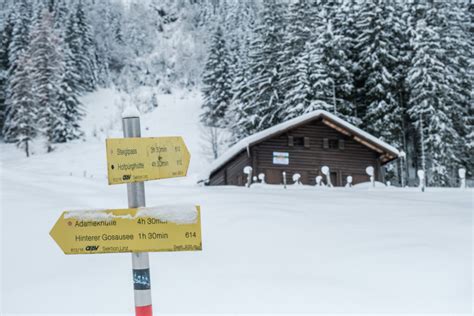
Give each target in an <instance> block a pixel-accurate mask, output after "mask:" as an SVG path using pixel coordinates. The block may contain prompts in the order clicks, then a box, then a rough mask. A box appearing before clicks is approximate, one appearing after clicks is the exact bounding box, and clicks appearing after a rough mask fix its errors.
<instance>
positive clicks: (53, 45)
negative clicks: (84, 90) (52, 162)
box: [29, 9, 65, 150]
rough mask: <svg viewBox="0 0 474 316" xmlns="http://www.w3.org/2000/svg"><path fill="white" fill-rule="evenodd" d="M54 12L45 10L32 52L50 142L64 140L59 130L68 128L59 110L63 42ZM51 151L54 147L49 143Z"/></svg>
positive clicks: (38, 97) (36, 88)
mask: <svg viewBox="0 0 474 316" xmlns="http://www.w3.org/2000/svg"><path fill="white" fill-rule="evenodd" d="M53 23H54V21H53V16H52V14H51V13H50V12H49V11H47V10H46V9H43V10H42V11H41V14H40V18H39V19H38V21H37V23H36V24H35V25H33V28H32V30H31V43H30V49H29V55H30V56H31V62H32V73H31V76H32V80H33V86H34V93H35V103H36V106H37V107H38V112H39V115H40V122H41V126H42V128H43V132H44V133H45V135H46V137H47V140H48V141H49V142H50V143H55V142H59V141H61V139H60V138H59V137H58V134H59V133H58V130H60V129H63V128H64V124H65V123H64V117H63V115H62V113H61V111H60V110H59V109H58V94H59V91H60V89H61V88H60V84H61V76H62V74H63V72H64V63H63V56H62V54H61V53H62V52H61V41H60V39H59V37H58V35H57V34H56V32H55V31H54V24H53ZM48 150H52V147H51V146H49V147H48Z"/></svg>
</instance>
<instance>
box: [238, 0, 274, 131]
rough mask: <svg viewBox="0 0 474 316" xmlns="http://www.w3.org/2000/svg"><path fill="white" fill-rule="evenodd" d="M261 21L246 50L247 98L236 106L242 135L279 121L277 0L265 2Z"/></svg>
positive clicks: (245, 95) (244, 96) (245, 96)
mask: <svg viewBox="0 0 474 316" xmlns="http://www.w3.org/2000/svg"><path fill="white" fill-rule="evenodd" d="M263 6H264V8H263V11H262V16H261V21H260V23H259V24H258V25H257V26H256V27H255V30H254V33H255V34H254V37H253V38H252V43H251V44H250V52H249V66H248V67H249V78H250V80H249V81H248V82H247V86H246V89H247V91H246V93H245V94H244V95H242V98H244V99H246V100H248V102H246V103H244V104H243V105H244V106H245V107H244V108H241V109H239V111H238V113H240V114H239V117H237V123H236V124H239V125H241V127H240V128H241V130H242V131H243V133H244V135H241V137H243V136H246V135H249V134H252V133H254V132H256V131H259V130H263V129H266V128H268V127H270V126H273V125H275V124H276V123H279V122H280V118H281V112H282V101H283V98H282V94H281V90H280V86H279V85H280V72H281V69H280V64H279V62H278V61H279V54H280V52H281V49H282V41H283V14H282V6H281V4H280V3H279V2H276V1H274V0H268V1H265V2H264V5H263Z"/></svg>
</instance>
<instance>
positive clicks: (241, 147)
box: [201, 110, 400, 181]
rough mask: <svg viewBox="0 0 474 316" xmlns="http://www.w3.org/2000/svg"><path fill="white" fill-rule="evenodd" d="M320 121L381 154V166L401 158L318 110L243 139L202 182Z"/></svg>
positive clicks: (363, 133)
mask: <svg viewBox="0 0 474 316" xmlns="http://www.w3.org/2000/svg"><path fill="white" fill-rule="evenodd" d="M318 119H321V120H322V122H323V123H324V124H325V125H327V126H329V127H331V128H333V129H335V130H337V131H338V132H340V133H342V134H344V135H346V136H348V137H351V138H352V139H354V140H355V141H357V142H359V143H361V144H362V145H364V146H366V147H368V148H370V149H372V150H373V151H375V152H377V153H378V154H380V156H379V159H380V162H381V164H386V163H388V162H390V161H392V160H395V159H397V158H398V157H399V156H400V152H399V151H398V150H397V149H396V148H395V147H393V146H391V145H389V144H387V143H386V142H384V141H382V140H380V139H378V138H377V137H375V136H373V135H371V134H369V133H367V132H365V131H363V130H361V129H360V128H358V127H356V126H354V125H352V124H350V123H348V122H346V121H344V120H343V119H341V118H339V117H337V116H336V115H334V114H332V113H329V112H327V111H324V110H316V111H313V112H310V113H307V114H304V115H301V116H299V117H296V118H293V119H291V120H288V121H286V122H283V123H280V124H277V125H275V126H272V127H270V128H267V129H265V130H263V131H260V132H258V133H255V134H253V135H250V136H248V137H245V138H243V139H241V140H240V141H239V142H237V143H236V144H235V145H233V146H231V147H230V148H229V149H228V150H227V151H226V152H225V153H224V154H223V155H221V156H220V157H219V158H217V159H216V160H214V162H213V163H212V164H211V166H210V168H209V169H208V170H207V171H206V172H205V173H204V174H203V175H202V177H201V179H202V180H201V181H207V180H209V179H210V177H211V176H212V174H213V173H215V172H216V171H218V170H219V169H220V168H221V167H222V166H223V165H225V164H226V163H227V162H228V161H230V160H231V159H233V158H234V157H236V156H237V155H239V154H240V153H242V152H243V151H248V148H250V147H252V146H254V145H257V144H259V143H261V142H263V141H265V140H267V139H270V138H273V137H275V136H278V135H281V134H284V133H286V132H288V131H289V130H291V129H294V128H296V127H299V126H302V125H305V124H308V123H310V122H311V121H315V120H318Z"/></svg>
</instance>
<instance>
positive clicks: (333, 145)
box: [329, 139, 339, 149]
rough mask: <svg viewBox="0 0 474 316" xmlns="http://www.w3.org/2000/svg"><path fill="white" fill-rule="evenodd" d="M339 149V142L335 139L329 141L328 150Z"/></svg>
mask: <svg viewBox="0 0 474 316" xmlns="http://www.w3.org/2000/svg"><path fill="white" fill-rule="evenodd" d="M338 147H339V142H338V141H337V139H330V140H329V148H330V149H337V148H338Z"/></svg>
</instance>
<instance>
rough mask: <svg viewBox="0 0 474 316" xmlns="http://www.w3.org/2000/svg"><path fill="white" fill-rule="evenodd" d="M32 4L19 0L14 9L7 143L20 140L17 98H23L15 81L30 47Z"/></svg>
mask: <svg viewBox="0 0 474 316" xmlns="http://www.w3.org/2000/svg"><path fill="white" fill-rule="evenodd" d="M31 10H32V8H31V4H30V3H29V2H28V1H26V0H19V1H18V2H17V3H16V5H15V8H14V11H13V15H12V21H13V29H12V38H11V41H10V44H9V46H8V66H9V68H8V72H7V76H8V78H7V89H6V101H5V114H4V115H5V122H4V124H3V130H2V131H3V132H2V133H3V139H4V140H5V141H6V142H16V141H17V139H18V137H17V136H18V126H17V125H16V124H15V123H14V121H15V120H16V118H15V115H16V114H15V113H17V112H16V109H15V108H14V107H15V104H17V102H18V101H19V100H18V99H16V98H20V97H21V93H19V92H18V86H17V85H18V81H15V80H13V79H14V77H15V75H16V71H17V68H18V64H19V62H20V56H24V55H25V54H26V51H27V50H28V46H29V41H30V37H29V32H30V23H31V15H32V12H31Z"/></svg>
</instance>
